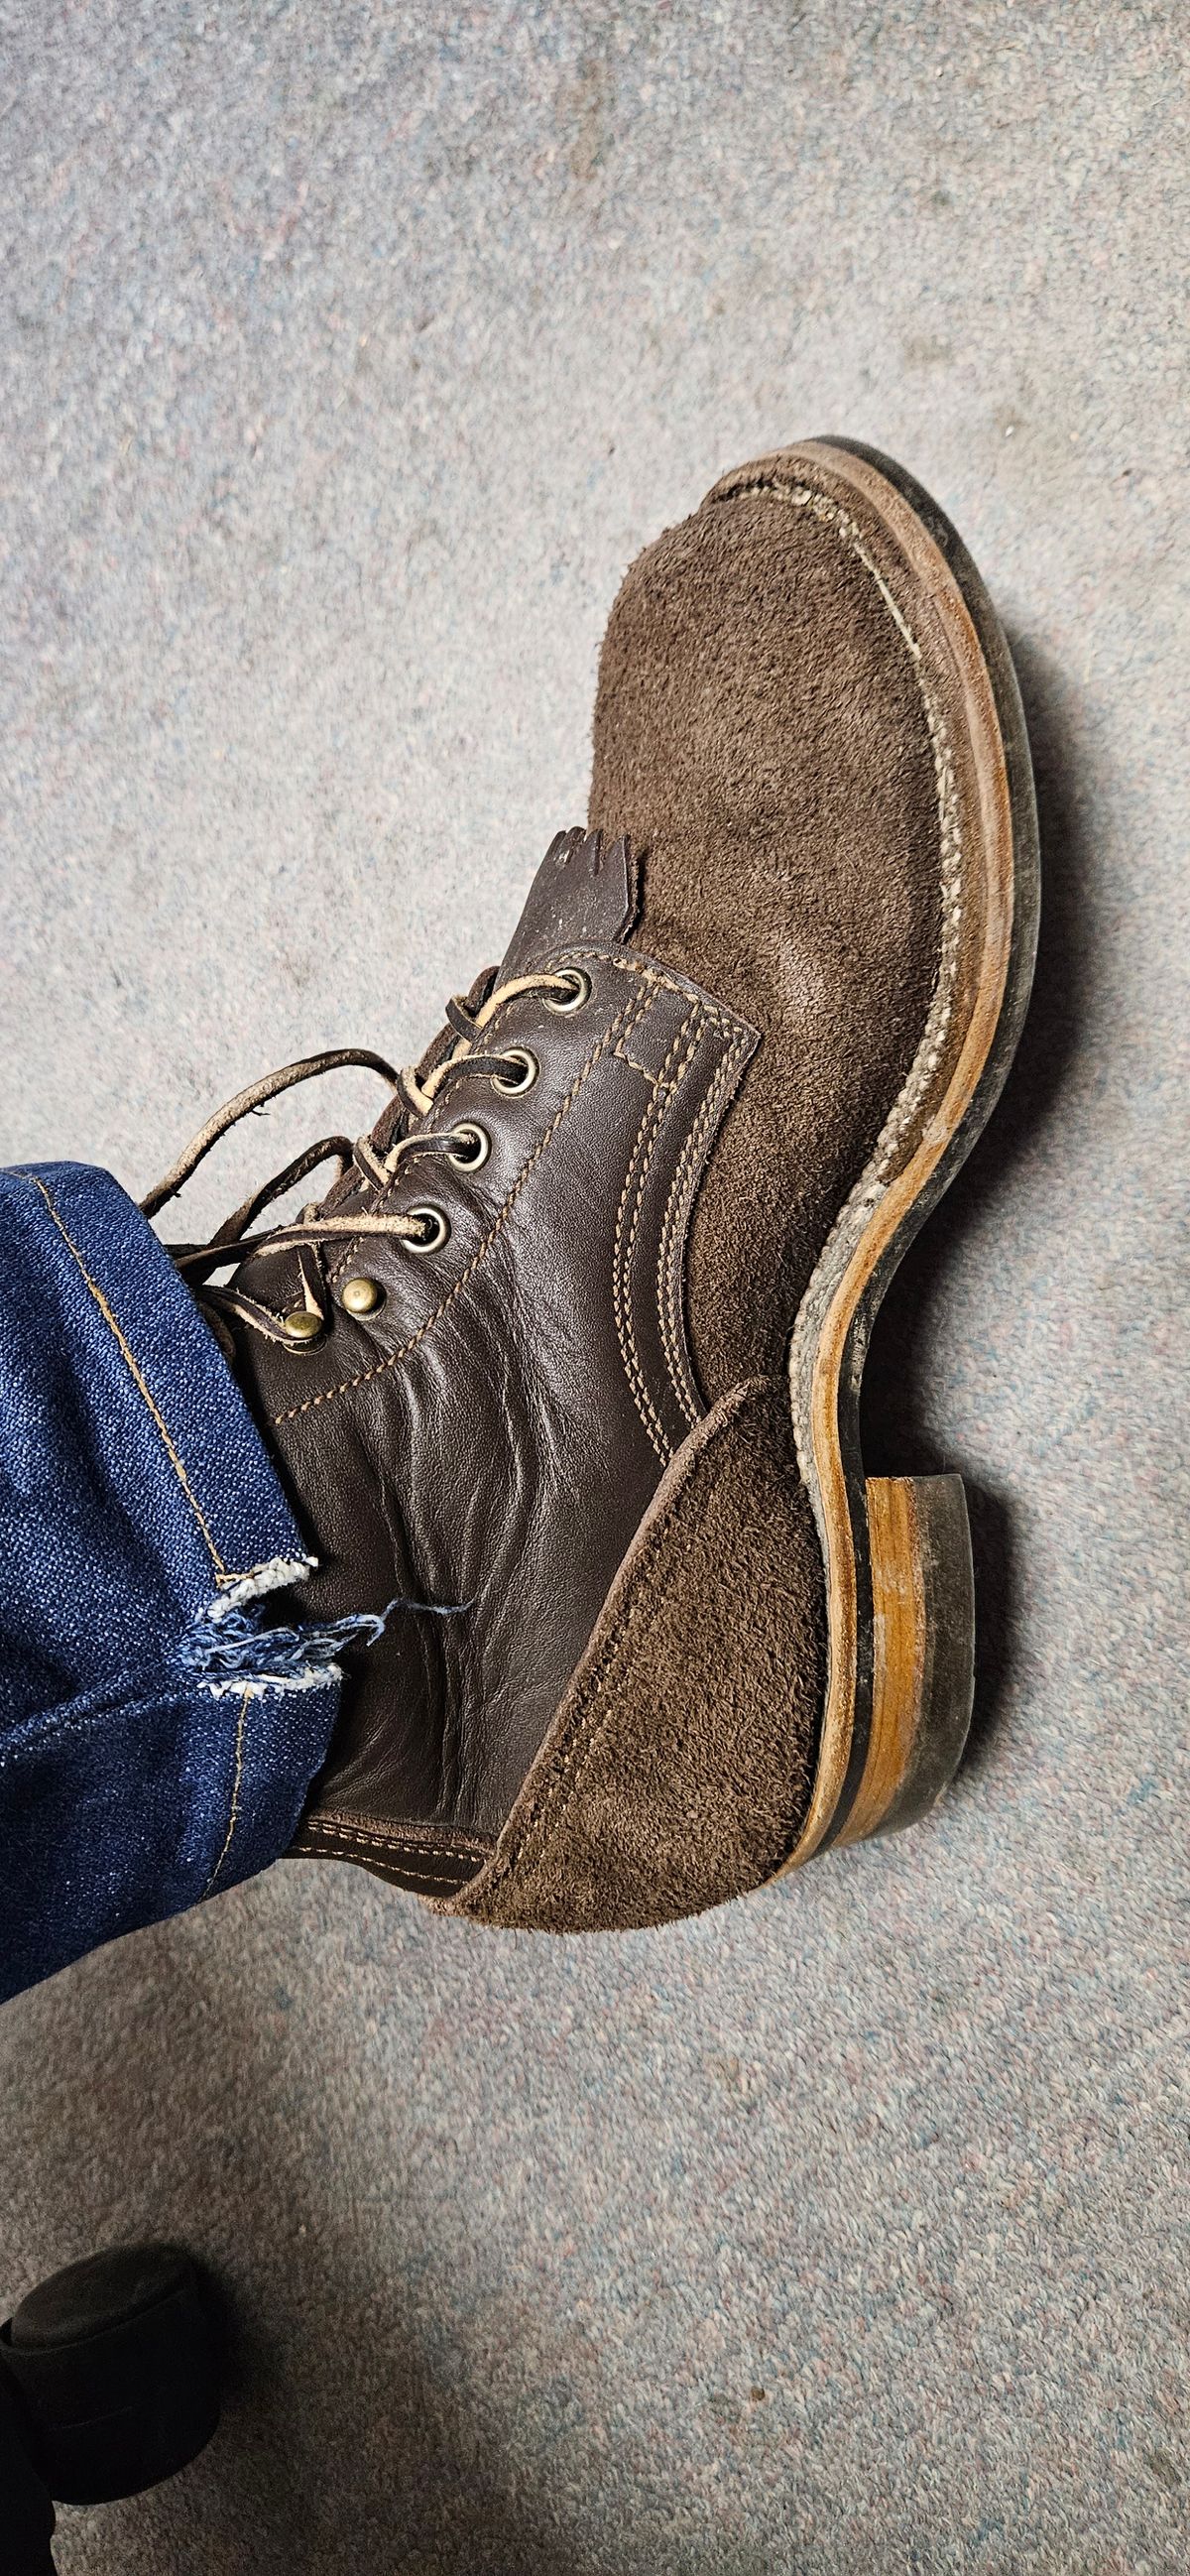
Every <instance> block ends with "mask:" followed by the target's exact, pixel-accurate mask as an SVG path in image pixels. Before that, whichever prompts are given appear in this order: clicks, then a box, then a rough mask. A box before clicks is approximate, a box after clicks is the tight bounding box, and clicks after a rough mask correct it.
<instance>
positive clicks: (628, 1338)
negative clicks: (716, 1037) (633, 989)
mask: <svg viewBox="0 0 1190 2576" xmlns="http://www.w3.org/2000/svg"><path fill="white" fill-rule="evenodd" d="M697 1021H698V1004H697V1002H692V1003H691V1007H690V1009H689V1010H688V1012H687V1014H686V1017H685V1019H684V1020H683V1021H682V1024H681V1027H680V1028H679V1029H678V1031H677V1033H676V1035H675V1036H674V1037H673V1038H672V1039H671V1041H670V1045H669V1047H668V1050H667V1052H666V1056H665V1061H664V1063H663V1065H662V1068H661V1072H662V1077H663V1079H664V1076H665V1074H666V1073H667V1071H668V1069H669V1067H670V1065H671V1064H672V1063H673V1061H674V1058H675V1056H676V1055H677V1052H678V1049H679V1047H680V1046H682V1044H683V1043H684V1041H685V1039H686V1036H687V1033H688V1031H689V1029H690V1027H691V1025H692V1024H695V1025H694V1035H693V1037H692V1038H691V1040H690V1044H689V1046H688V1047H687V1050H686V1054H685V1056H684V1057H683V1059H682V1063H681V1065H680V1066H679V1069H678V1072H677V1074H676V1075H675V1077H674V1088H675V1089H676V1087H677V1085H678V1084H679V1083H680V1082H681V1081H682V1079H683V1077H684V1076H685V1074H686V1072H687V1070H688V1068H689V1066H690V1065H691V1063H692V1062H693V1059H694V1056H695V1053H696V1051H697V1047H698V1038H699V1031H698V1027H697ZM665 1088H666V1089H668V1088H669V1085H665ZM664 1120H665V1109H664V1106H663V1105H662V1102H661V1100H660V1098H659V1096H658V1093H657V1092H656V1091H653V1092H651V1093H650V1095H649V1099H648V1102H647V1104H646V1107H645V1114H644V1117H643V1118H642V1120H641V1123H640V1126H639V1129H638V1130H637V1138H636V1143H635V1145H634V1146H633V1149H632V1154H631V1157H630V1159H629V1164H628V1170H627V1173H626V1175H625V1179H624V1187H623V1190H622V1192H621V1195H620V1205H619V1208H618V1210H617V1213H616V1232H615V1240H614V1243H613V1246H612V1304H613V1309H614V1312H615V1319H616V1334H617V1338H618V1340H619V1344H620V1356H621V1358H622V1359H623V1362H624V1369H625V1374H626V1376H627V1379H628V1385H629V1388H630V1390H631V1394H632V1400H633V1403H634V1404H635V1406H636V1409H637V1412H638V1413H639V1415H640V1418H641V1421H642V1422H643V1424H644V1427H645V1430H646V1432H647V1434H648V1437H649V1439H650V1440H651V1442H652V1444H653V1447H654V1449H655V1450H656V1452H657V1456H658V1457H659V1458H660V1460H661V1461H662V1464H663V1465H664V1464H665V1462H666V1460H667V1459H668V1458H669V1455H670V1443H669V1441H668V1440H667V1439H666V1436H665V1426H664V1424H663V1422H662V1420H661V1417H660V1415H659V1413H658V1411H657V1408H656V1406H655V1404H654V1403H653V1399H652V1397H651V1395H650V1393H649V1388H648V1381H647V1379H646V1377H645V1371H644V1366H643V1363H642V1361H641V1357H640V1352H639V1350H638V1348H637V1342H636V1331H635V1327H634V1325H633V1320H632V1282H631V1276H630V1274H631V1268H632V1255H633V1250H634V1248H635V1244H636V1236H637V1229H638V1227H639V1224H640V1212H641V1202H642V1199H643V1196H644V1188H645V1182H646V1180H647V1179H648V1175H649V1171H650V1168H651V1165H652V1161H653V1156H654V1154H655V1152H656V1150H657V1141H658V1138H659V1136H660V1134H661V1130H662V1127H663V1125H664ZM650 1129H651V1133H650V1134H649V1141H648V1145H647V1147H646V1146H645V1136H646V1132H647V1131H649V1130H650ZM642 1148H643V1149H644V1159H643V1161H642V1162H641V1165H640V1170H639V1173H638V1172H637V1162H638V1159H639V1157H640V1155H641V1152H642ZM634 1181H635V1197H634V1198H633V1187H634ZM630 1198H631V1199H633V1207H632V1224H631V1227H630V1229H629V1234H628V1241H627V1243H626V1244H625V1242H624V1219H625V1216H626V1215H627V1211H628V1203H629V1200H630Z"/></svg>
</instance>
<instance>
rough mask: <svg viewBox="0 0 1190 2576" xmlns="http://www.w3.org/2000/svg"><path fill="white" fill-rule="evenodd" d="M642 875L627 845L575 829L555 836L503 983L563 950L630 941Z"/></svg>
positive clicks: (505, 965) (513, 944) (511, 949)
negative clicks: (627, 939)
mask: <svg viewBox="0 0 1190 2576" xmlns="http://www.w3.org/2000/svg"><path fill="white" fill-rule="evenodd" d="M639 879H640V870H639V865H638V862H637V860H636V858H635V856H634V855H633V852H632V850H631V849H630V847H629V844H628V842H627V841H626V840H625V839H623V838H621V839H620V840H618V841H605V840H604V837H603V834H602V832H584V831H582V830H581V829H580V828H578V827H576V828H575V829H574V830H572V831H569V832H555V834H554V837H553V840H552V841H551V842H550V845H549V848H548V850H547V851H546V854H545V857H544V859H543V860H542V862H541V866H540V867H539V869H538V871H537V874H536V876H535V877H534V879H533V883H532V885H531V886H530V888H529V895H528V900H527V902H526V904H525V909H524V911H523V912H522V914H521V917H520V920H519V921H518V923H517V926H516V929H515V931H514V932H513V935H512V940H511V943H510V946H509V948H508V951H507V954H506V956H505V958H504V963H503V965H502V966H501V968H500V981H501V983H507V982H508V981H509V979H510V978H511V977H512V976H514V975H524V974H527V973H528V970H529V968H530V967H531V966H537V965H540V964H541V963H542V962H543V961H544V960H545V959H547V958H549V957H551V956H556V955H557V953H558V950H559V949H562V948H585V947H587V946H591V947H595V948H607V947H609V946H610V945H611V944H612V942H613V941H615V940H617V939H626V938H627V936H628V933H629V931H630V930H631V928H632V925H633V923H634V921H635V919H636V915H637V910H638V906H639V902H640V882H639Z"/></svg>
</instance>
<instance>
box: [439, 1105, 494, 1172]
mask: <svg viewBox="0 0 1190 2576" xmlns="http://www.w3.org/2000/svg"><path fill="white" fill-rule="evenodd" d="M464 1146H466V1147H468V1148H469V1149H470V1150H469V1151H468V1150H464V1151H460V1148H461V1147H464ZM491 1150H492V1140H491V1137H490V1136H489V1134H488V1131H487V1128H486V1127H479V1126H477V1125H476V1123H475V1121H474V1120H473V1119H470V1118H465V1119H463V1120H462V1122H461V1124H460V1125H459V1126H458V1127H452V1128H451V1130H450V1135H449V1138H448V1140H447V1145H446V1151H447V1153H448V1155H449V1156H450V1160H451V1162H452V1163H457V1164H458V1167H459V1170H460V1171H461V1172H481V1171H482V1170H483V1167H484V1164H485V1163H486V1161H487V1159H488V1156H489V1154H490V1153H491Z"/></svg>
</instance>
